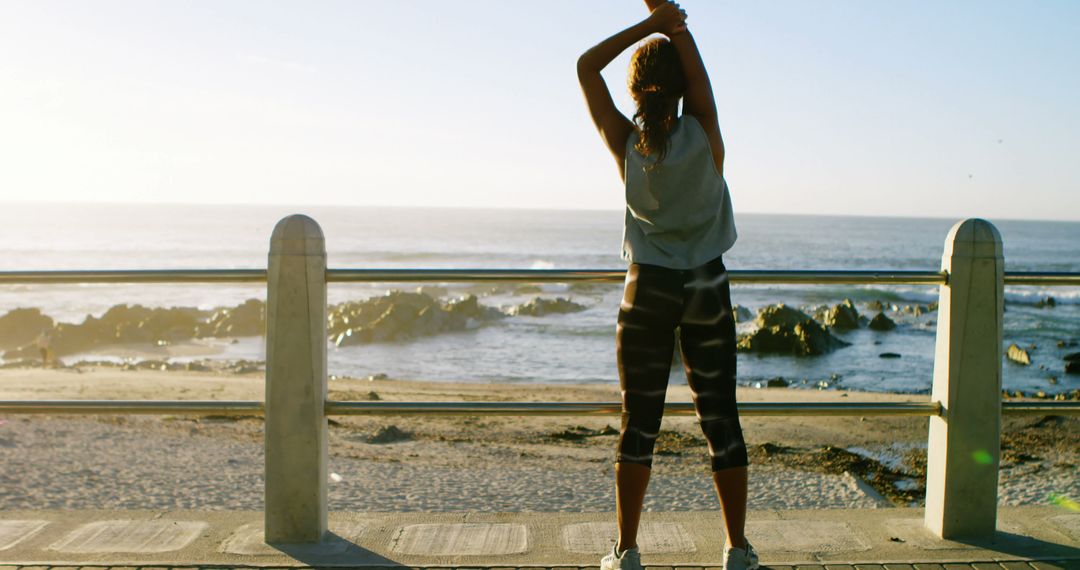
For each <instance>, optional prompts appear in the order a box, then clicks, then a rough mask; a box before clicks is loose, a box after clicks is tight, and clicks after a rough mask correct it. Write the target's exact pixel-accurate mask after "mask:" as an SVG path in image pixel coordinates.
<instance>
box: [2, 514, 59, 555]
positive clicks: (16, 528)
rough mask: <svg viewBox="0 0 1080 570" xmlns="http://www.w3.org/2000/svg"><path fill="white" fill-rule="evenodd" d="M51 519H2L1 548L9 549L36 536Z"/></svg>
mask: <svg viewBox="0 0 1080 570" xmlns="http://www.w3.org/2000/svg"><path fill="white" fill-rule="evenodd" d="M47 524H49V521H41V520H8V521H5V520H0V550H7V549H9V548H11V547H13V546H15V545H16V544H18V543H19V542H21V541H23V540H26V539H28V538H30V537H31V536H34V535H35V534H37V533H38V532H40V531H41V530H42V529H44V528H45V525H47Z"/></svg>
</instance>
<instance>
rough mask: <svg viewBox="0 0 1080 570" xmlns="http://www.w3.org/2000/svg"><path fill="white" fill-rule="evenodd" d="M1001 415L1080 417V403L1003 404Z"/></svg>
mask: <svg viewBox="0 0 1080 570" xmlns="http://www.w3.org/2000/svg"><path fill="white" fill-rule="evenodd" d="M1001 413H1002V414H1004V415H1006V416H1034V415H1059V416H1060V415H1068V416H1076V415H1080V402H1061V401H1054V402H1002V403H1001Z"/></svg>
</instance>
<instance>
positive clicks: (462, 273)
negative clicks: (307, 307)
mask: <svg viewBox="0 0 1080 570" xmlns="http://www.w3.org/2000/svg"><path fill="white" fill-rule="evenodd" d="M729 275H730V277H731V282H732V283H764V284H778V283H788V284H804V285H812V284H850V285H944V284H946V283H947V282H948V276H947V275H946V274H945V273H944V272H940V271H886V270H881V271H842V270H837V271H830V270H807V271H771V270H768V271H767V270H753V269H750V270H732V271H730V272H729ZM625 278H626V270H625V269H328V270H327V271H326V280H327V282H329V283H377V282H387V283H401V282H433V281H434V282H470V283H471V282H490V281H495V282H504V283H507V282H522V283H569V282H594V283H616V282H621V281H623V280H624V279H625ZM265 282H266V270H265V269H133V270H125V269H117V270H112V269H109V270H96V269H94V270H76V271H0V285H15V284H73V283H265ZM1005 284H1006V285H1042V286H1070V285H1074V286H1080V273H1031V272H1021V273H1006V274H1005Z"/></svg>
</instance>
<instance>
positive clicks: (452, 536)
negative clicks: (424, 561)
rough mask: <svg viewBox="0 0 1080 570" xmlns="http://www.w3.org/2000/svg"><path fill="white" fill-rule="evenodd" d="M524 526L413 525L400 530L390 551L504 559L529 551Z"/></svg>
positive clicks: (472, 524)
mask: <svg viewBox="0 0 1080 570" xmlns="http://www.w3.org/2000/svg"><path fill="white" fill-rule="evenodd" d="M528 545H529V542H528V530H527V529H526V528H525V525H523V524H493V523H464V524H413V525H408V526H405V527H402V528H401V529H400V531H399V533H398V534H397V536H396V537H395V538H394V544H393V547H392V549H393V551H394V552H398V553H401V554H417V555H425V556H452V555H458V556H478V555H490V556H505V555H507V554H521V553H523V552H525V551H526V550H527V549H528Z"/></svg>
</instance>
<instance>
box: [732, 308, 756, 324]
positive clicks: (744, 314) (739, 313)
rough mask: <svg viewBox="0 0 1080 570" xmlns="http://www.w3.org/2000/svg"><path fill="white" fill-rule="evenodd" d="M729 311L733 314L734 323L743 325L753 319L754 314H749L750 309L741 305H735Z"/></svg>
mask: <svg viewBox="0 0 1080 570" xmlns="http://www.w3.org/2000/svg"><path fill="white" fill-rule="evenodd" d="M731 310H732V311H733V312H734V313H735V322H736V323H745V322H746V321H749V320H750V319H753V318H754V313H751V312H750V309H747V308H746V307H744V306H742V305H735V306H733V307H732V308H731Z"/></svg>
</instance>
